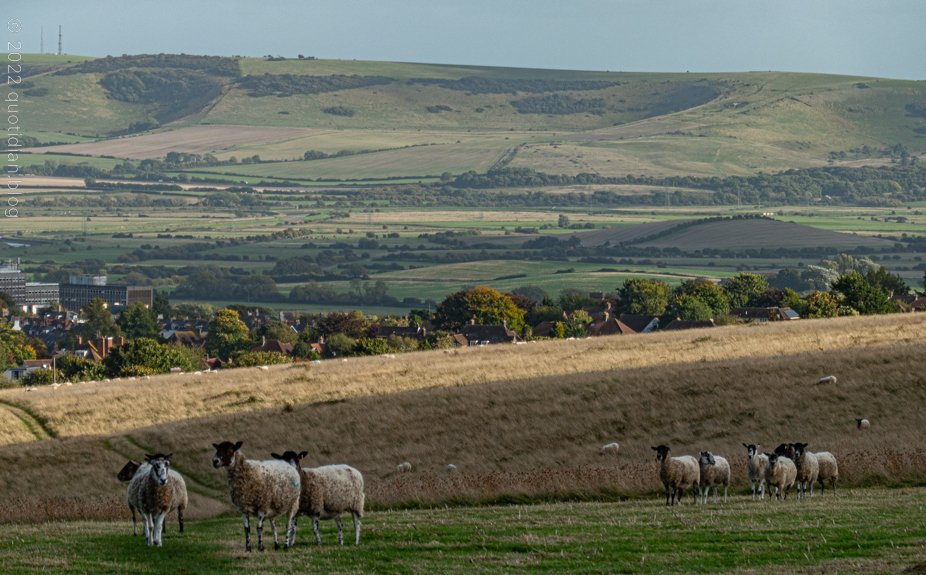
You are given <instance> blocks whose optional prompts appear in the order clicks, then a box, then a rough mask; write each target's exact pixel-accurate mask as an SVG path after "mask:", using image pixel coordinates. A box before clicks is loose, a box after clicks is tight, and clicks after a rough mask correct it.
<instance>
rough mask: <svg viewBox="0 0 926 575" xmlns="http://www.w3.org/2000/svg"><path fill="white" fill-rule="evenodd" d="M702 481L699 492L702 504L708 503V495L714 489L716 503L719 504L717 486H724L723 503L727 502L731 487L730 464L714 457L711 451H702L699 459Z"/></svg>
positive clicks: (699, 482) (724, 459) (718, 457)
mask: <svg viewBox="0 0 926 575" xmlns="http://www.w3.org/2000/svg"><path fill="white" fill-rule="evenodd" d="M698 468H699V472H700V476H701V477H700V480H699V481H698V491H700V492H701V503H702V504H704V503H707V493H708V492H709V491H710V490H711V487H713V488H714V503H717V486H718V485H723V502H724V503H726V502H727V489H729V487H730V476H731V473H730V463H729V462H728V461H727V460H726V458H724V457H721V456H719V455H714V454H713V453H711V452H710V451H702V452H701V456H700V457H699V458H698Z"/></svg>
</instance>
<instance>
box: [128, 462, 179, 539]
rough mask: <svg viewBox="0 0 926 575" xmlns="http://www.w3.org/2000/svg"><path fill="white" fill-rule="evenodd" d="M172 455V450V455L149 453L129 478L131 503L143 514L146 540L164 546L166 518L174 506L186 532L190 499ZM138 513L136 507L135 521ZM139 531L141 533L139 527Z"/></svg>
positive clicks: (129, 498) (133, 515)
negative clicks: (184, 511) (171, 467)
mask: <svg viewBox="0 0 926 575" xmlns="http://www.w3.org/2000/svg"><path fill="white" fill-rule="evenodd" d="M172 458H173V454H172V453H171V454H168V455H163V454H161V453H158V454H155V455H148V454H146V455H145V465H139V466H138V467H137V468H136V471H135V475H134V476H133V477H132V479H131V480H130V481H129V488H128V503H129V507H130V508H131V507H134V508H135V509H138V512H139V513H140V514H141V518H142V526H143V527H144V533H145V543H147V544H148V545H149V546H151V545H157V546H158V547H163V546H164V543H163V539H162V535H163V534H164V518H165V517H167V514H168V513H170V512H171V511H173V510H174V509H176V510H177V516H178V517H179V518H180V532H181V533H182V532H183V510H184V509H186V506H187V503H188V498H187V491H186V483H185V482H184V481H183V477H181V476H180V474H179V473H177V472H171V469H170V462H171V459H172ZM132 463H134V462H132ZM126 467H128V466H126ZM126 467H124V468H123V470H124V471H126V473H125V475H127V474H128V473H129V472H130V471H129V470H128V469H126ZM129 469H131V468H129ZM120 473H121V472H120ZM134 517H135V512H134V511H133V512H132V518H133V523H134ZM135 533H136V534H137V531H135Z"/></svg>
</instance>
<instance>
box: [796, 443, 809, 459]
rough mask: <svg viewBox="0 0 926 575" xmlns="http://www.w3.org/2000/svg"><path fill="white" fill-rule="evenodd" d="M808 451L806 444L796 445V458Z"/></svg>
mask: <svg viewBox="0 0 926 575" xmlns="http://www.w3.org/2000/svg"><path fill="white" fill-rule="evenodd" d="M806 450H807V444H806V443H795V444H794V455H795V457H800V456H802V455H804V452H805V451H806Z"/></svg>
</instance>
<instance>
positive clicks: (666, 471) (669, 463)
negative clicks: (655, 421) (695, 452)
mask: <svg viewBox="0 0 926 575" xmlns="http://www.w3.org/2000/svg"><path fill="white" fill-rule="evenodd" d="M653 450H654V451H655V452H656V461H658V462H659V480H660V481H662V484H663V485H665V487H666V505H675V496H676V495H678V502H679V504H681V502H682V491H684V490H685V489H686V488H687V487H689V486H690V487H691V489H692V492H693V493H692V495H693V496H694V501H695V503H697V501H698V499H697V497H698V494H697V488H698V482H700V481H701V470H700V468H699V467H698V460H697V459H695V458H694V457H692V456H690V455H682V456H680V457H669V448H668V447H666V446H665V445H660V446H659V447H653Z"/></svg>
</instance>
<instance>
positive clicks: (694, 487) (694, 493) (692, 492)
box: [679, 483, 698, 505]
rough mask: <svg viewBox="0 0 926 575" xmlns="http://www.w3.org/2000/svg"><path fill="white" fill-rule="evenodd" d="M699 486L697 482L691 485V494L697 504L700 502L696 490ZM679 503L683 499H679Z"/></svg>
mask: <svg viewBox="0 0 926 575" xmlns="http://www.w3.org/2000/svg"><path fill="white" fill-rule="evenodd" d="M697 488H698V484H697V483H693V484H692V485H691V495H692V496H693V497H694V502H695V505H697V504H698V494H697V492H696V491H695V489H697ZM679 503H681V499H679Z"/></svg>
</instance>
